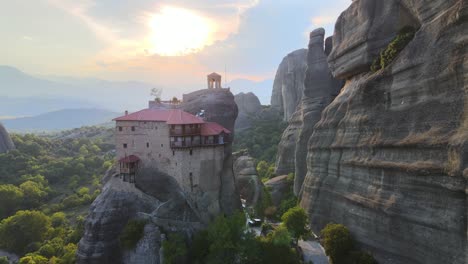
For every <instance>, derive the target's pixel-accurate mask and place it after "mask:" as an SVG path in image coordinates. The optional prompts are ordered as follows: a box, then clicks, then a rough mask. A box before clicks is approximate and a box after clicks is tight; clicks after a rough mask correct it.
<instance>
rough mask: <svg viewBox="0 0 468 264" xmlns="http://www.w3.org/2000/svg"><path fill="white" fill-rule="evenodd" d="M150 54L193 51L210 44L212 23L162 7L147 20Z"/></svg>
mask: <svg viewBox="0 0 468 264" xmlns="http://www.w3.org/2000/svg"><path fill="white" fill-rule="evenodd" d="M150 26H151V29H152V35H151V43H152V50H151V51H152V53H154V54H158V55H161V56H182V55H187V54H190V53H196V52H198V51H200V50H202V49H203V48H204V47H205V46H207V45H210V44H211V42H212V40H211V35H212V33H213V32H214V26H213V25H212V23H211V22H210V20H209V19H206V18H204V17H202V16H201V15H198V14H197V13H195V12H193V11H190V10H187V9H182V8H175V7H164V8H163V9H162V10H161V12H160V13H158V14H155V15H154V16H153V17H152V18H151V21H150Z"/></svg>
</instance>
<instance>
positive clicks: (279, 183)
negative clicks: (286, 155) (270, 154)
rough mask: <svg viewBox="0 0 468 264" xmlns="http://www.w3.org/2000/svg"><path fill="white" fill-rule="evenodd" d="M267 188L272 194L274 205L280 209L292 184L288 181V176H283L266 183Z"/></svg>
mask: <svg viewBox="0 0 468 264" xmlns="http://www.w3.org/2000/svg"><path fill="white" fill-rule="evenodd" d="M265 187H266V188H267V189H268V190H269V192H270V194H271V201H272V202H273V205H274V206H276V207H277V208H279V206H280V204H281V201H283V200H284V198H285V197H286V196H287V195H288V193H289V192H290V188H291V183H290V182H289V181H288V175H282V176H277V177H274V178H272V179H270V180H268V181H266V182H265Z"/></svg>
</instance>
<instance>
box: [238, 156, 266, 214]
mask: <svg viewBox="0 0 468 264" xmlns="http://www.w3.org/2000/svg"><path fill="white" fill-rule="evenodd" d="M234 175H235V177H236V183H237V187H238V188H239V194H240V197H241V198H242V199H245V200H246V204H247V205H248V206H254V205H256V204H257V202H258V201H259V200H260V199H261V196H262V190H263V183H262V181H261V180H260V179H259V177H258V173H257V169H256V168H255V160H254V159H253V158H252V157H249V156H240V157H238V158H237V159H236V161H235V162H234Z"/></svg>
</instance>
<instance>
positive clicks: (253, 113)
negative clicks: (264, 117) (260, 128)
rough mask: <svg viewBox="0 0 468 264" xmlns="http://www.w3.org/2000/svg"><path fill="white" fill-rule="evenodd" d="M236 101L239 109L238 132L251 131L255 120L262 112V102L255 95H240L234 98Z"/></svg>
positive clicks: (236, 126) (236, 127)
mask: <svg viewBox="0 0 468 264" xmlns="http://www.w3.org/2000/svg"><path fill="white" fill-rule="evenodd" d="M234 101H235V102H236V104H237V107H238V109H239V114H238V116H237V119H236V125H235V129H236V131H237V132H240V131H242V130H245V129H249V128H250V127H251V126H252V124H253V120H254V119H255V118H256V117H257V115H258V113H259V112H260V111H261V110H262V105H261V104H260V100H258V97H257V96H256V95H255V94H253V93H239V94H236V95H235V96H234Z"/></svg>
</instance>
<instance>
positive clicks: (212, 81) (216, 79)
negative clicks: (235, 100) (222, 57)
mask: <svg viewBox="0 0 468 264" xmlns="http://www.w3.org/2000/svg"><path fill="white" fill-rule="evenodd" d="M207 81H208V89H220V88H221V75H219V74H217V73H216V72H213V73H212V74H209V75H208V76H207Z"/></svg>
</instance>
